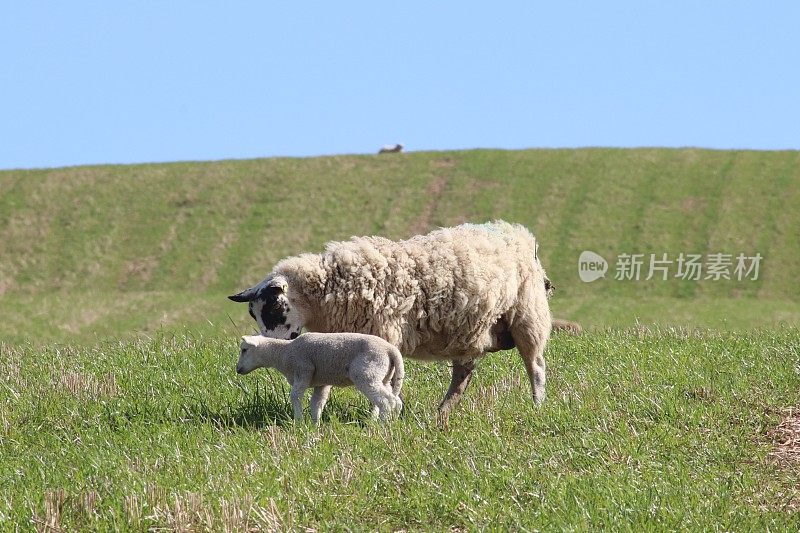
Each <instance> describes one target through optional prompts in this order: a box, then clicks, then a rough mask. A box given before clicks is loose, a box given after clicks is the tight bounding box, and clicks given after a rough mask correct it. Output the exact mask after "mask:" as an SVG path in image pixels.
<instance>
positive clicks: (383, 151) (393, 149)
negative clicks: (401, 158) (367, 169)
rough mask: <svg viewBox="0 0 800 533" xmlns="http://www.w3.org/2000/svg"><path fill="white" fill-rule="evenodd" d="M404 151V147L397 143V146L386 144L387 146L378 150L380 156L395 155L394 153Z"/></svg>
mask: <svg viewBox="0 0 800 533" xmlns="http://www.w3.org/2000/svg"><path fill="white" fill-rule="evenodd" d="M402 151H403V145H402V144H400V143H397V144H395V145H391V144H386V145H384V146H382V147H381V149H380V150H378V153H379V154H393V153H398V152H402Z"/></svg>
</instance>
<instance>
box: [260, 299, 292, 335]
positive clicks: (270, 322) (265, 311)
mask: <svg viewBox="0 0 800 533" xmlns="http://www.w3.org/2000/svg"><path fill="white" fill-rule="evenodd" d="M288 311H289V306H288V305H287V304H286V303H285V302H283V301H281V299H275V300H273V301H272V302H269V301H267V302H265V304H264V305H262V306H261V323H262V324H263V325H264V328H265V329H266V330H268V331H271V330H274V329H277V328H278V326H280V325H283V324H285V323H286V313H287V312H288Z"/></svg>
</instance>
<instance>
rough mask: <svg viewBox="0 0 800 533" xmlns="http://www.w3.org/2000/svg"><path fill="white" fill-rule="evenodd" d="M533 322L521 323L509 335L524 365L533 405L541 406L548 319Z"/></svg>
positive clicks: (543, 394) (544, 376)
mask: <svg viewBox="0 0 800 533" xmlns="http://www.w3.org/2000/svg"><path fill="white" fill-rule="evenodd" d="M549 318H550V317H549V315H548V316H547V318H546V320H545V319H543V320H539V321H535V322H522V323H521V324H519V325H515V327H514V328H512V331H511V334H512V335H513V336H514V342H515V343H516V345H517V348H518V349H519V355H520V357H522V361H523V362H524V363H525V370H526V371H527V373H528V379H529V380H530V382H531V391H532V393H533V403H534V404H536V405H541V404H542V402H543V401H544V397H545V383H546V381H547V380H546V370H547V365H546V364H545V362H544V348H545V345H546V344H547V339H548V338H549V337H550V319H549Z"/></svg>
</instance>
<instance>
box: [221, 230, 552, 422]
mask: <svg viewBox="0 0 800 533" xmlns="http://www.w3.org/2000/svg"><path fill="white" fill-rule="evenodd" d="M545 280H546V277H545V272H544V269H543V268H542V266H541V264H540V262H539V258H538V254H537V244H536V241H535V239H534V237H533V235H531V233H530V232H529V231H528V230H527V229H525V228H524V227H523V226H520V225H518V224H514V225H512V224H508V223H506V222H503V221H496V222H492V223H487V224H481V225H476V224H463V225H460V226H456V227H452V228H442V229H438V230H436V231H433V232H431V233H429V234H427V235H419V236H416V237H413V238H411V239H408V240H405V241H391V240H389V239H385V238H382V237H353V238H351V239H350V240H349V241H344V242H331V243H328V245H327V246H326V248H325V251H324V252H323V253H321V254H302V255H299V256H296V257H289V258H287V259H284V260H282V261H281V262H279V263H278V264H277V265H276V266H275V268H274V269H273V271H272V272H271V273H270V274H269V276H267V278H266V279H264V280H263V281H262V282H261V283H259V284H258V285H256V286H254V287H251V288H250V289H247V290H245V291H242V292H241V293H239V294H237V295H234V296H231V297H230V298H231V299H232V300H234V301H237V302H248V303H249V310H250V314H251V315H252V316H253V318H254V319H255V320H256V321H257V322H258V325H259V328H260V329H261V333H262V334H263V335H265V336H269V337H281V338H289V337H294V336H296V335H297V334H298V332H299V331H300V328H301V327H303V326H304V327H306V328H307V329H308V330H310V331H319V332H357V333H369V334H372V335H377V336H379V337H382V338H384V339H386V340H387V341H389V342H390V343H392V344H394V345H395V346H397V347H398V348H399V349H400V351H401V352H402V353H403V355H404V356H407V357H413V358H418V359H430V360H441V359H445V360H451V361H453V363H454V364H453V379H452V382H451V384H450V389H449V390H448V392H447V395H446V396H445V400H444V401H443V402H442V405H441V406H440V410H442V411H443V412H448V411H449V410H450V409H451V408H452V407H453V405H455V403H456V402H457V401H458V399H459V398H460V396H461V394H462V393H463V391H464V389H465V388H466V386H467V384H468V383H469V380H470V377H471V373H472V370H473V368H474V361H475V359H477V358H478V357H480V356H482V355H484V354H485V353H486V352H492V351H498V350H507V349H510V348H512V347H514V346H516V347H517V348H518V349H519V352H520V355H521V356H522V359H523V361H524V362H525V368H526V370H527V372H528V377H529V378H530V381H531V388H532V390H533V398H534V401H535V402H536V403H540V402H541V401H542V400H543V399H544V387H545V362H544V357H543V355H542V354H543V351H544V347H545V344H546V343H547V340H548V338H549V335H550V328H551V317H550V308H549V305H548V302H547V294H546V288H545Z"/></svg>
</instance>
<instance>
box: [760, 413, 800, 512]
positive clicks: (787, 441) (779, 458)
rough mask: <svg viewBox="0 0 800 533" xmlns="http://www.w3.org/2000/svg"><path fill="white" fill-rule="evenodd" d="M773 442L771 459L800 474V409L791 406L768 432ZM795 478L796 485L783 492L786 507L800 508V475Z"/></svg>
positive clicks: (782, 466) (796, 509) (789, 508)
mask: <svg viewBox="0 0 800 533" xmlns="http://www.w3.org/2000/svg"><path fill="white" fill-rule="evenodd" d="M767 437H768V438H769V439H770V441H771V443H772V450H771V451H770V453H769V460H770V462H772V463H773V464H775V465H777V466H778V467H779V468H781V469H783V470H786V471H789V472H793V473H794V474H800V410H798V409H796V408H789V410H788V412H787V414H786V416H785V417H784V419H783V420H782V421H781V423H780V424H778V425H777V426H776V427H775V428H773V429H772V430H770V431H769V432H767ZM791 477H793V478H794V480H795V481H794V486H787V487H786V490H785V491H784V493H783V494H782V496H783V497H785V499H786V503H785V508H786V509H787V510H789V511H794V512H797V511H798V510H800V477H798V476H797V475H793V476H791Z"/></svg>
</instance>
